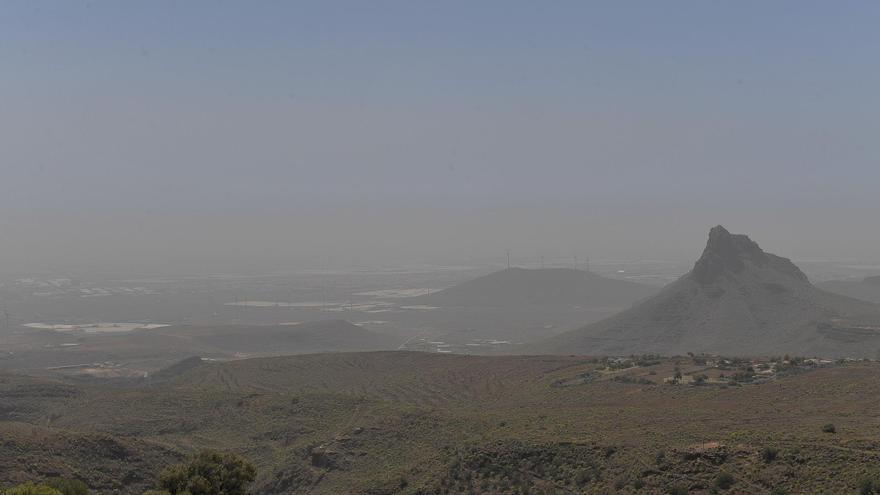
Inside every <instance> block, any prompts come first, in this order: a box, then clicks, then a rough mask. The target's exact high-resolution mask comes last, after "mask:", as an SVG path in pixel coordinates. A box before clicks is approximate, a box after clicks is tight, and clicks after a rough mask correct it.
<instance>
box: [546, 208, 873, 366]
mask: <svg viewBox="0 0 880 495" xmlns="http://www.w3.org/2000/svg"><path fill="white" fill-rule="evenodd" d="M872 323H876V324H880V307H878V306H877V305H874V304H870V303H867V302H863V301H858V300H855V299H850V298H848V297H844V296H840V295H837V294H831V293H829V292H825V291H823V290H820V289H817V288H816V287H814V286H813V285H812V284H811V283H810V281H809V280H808V279H807V276H806V275H804V273H803V272H802V271H801V270H800V269H799V268H798V267H797V266H796V265H795V264H794V263H792V262H791V261H790V260H789V259H787V258H782V257H780V256H776V255H773V254H770V253H765V252H764V251H763V250H762V249H761V248H760V247H759V246H758V244H756V243H755V242H754V241H752V240H751V239H749V238H748V237H747V236H745V235H735V234H731V233H730V232H728V231H727V230H726V229H725V228H724V227H721V226H717V227H715V228H713V229H712V230H711V231H710V232H709V240H708V242H707V243H706V248H705V250H704V251H703V254H702V256H701V257H700V259H699V260H697V262H696V263H695V264H694V268H693V269H692V270H691V271H690V272H688V273H687V274H686V275H684V276H682V277H681V278H680V279H678V280H677V281H676V282H674V283H672V284H670V285H668V286H666V287H665V288H664V289H663V290H662V291H660V292H659V293H658V294H657V295H655V296H654V297H651V298H650V299H647V300H645V301H644V302H642V303H640V304H637V305H636V306H633V307H632V308H630V309H628V310H626V311H623V312H622V313H619V314H617V315H615V316H612V317H610V318H607V319H605V320H602V321H599V322H597V323H594V324H591V325H588V326H586V327H583V328H580V329H578V330H573V331H570V332H566V333H563V334H561V335H558V336H556V337H553V338H551V339H547V340H545V341H542V342H539V343H537V344H536V345H535V346H534V348H533V350H535V351H537V352H545V353H566V354H572V353H580V354H594V355H600V354H612V355H614V354H631V353H660V354H681V353H685V352H697V353H699V352H705V353H716V354H728V355H770V354H779V353H788V354H799V355H800V354H803V355H817V356H828V357H843V356H869V357H876V356H877V355H878V351H880V326H878V327H876V328H874V326H873V325H872Z"/></svg>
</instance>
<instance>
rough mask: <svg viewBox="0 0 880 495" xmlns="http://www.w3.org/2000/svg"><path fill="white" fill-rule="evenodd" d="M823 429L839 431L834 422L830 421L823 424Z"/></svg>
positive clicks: (831, 431) (825, 430)
mask: <svg viewBox="0 0 880 495" xmlns="http://www.w3.org/2000/svg"><path fill="white" fill-rule="evenodd" d="M822 431H824V432H825V433H837V428H836V427H835V426H834V424H833V423H828V424H826V425H823V426H822Z"/></svg>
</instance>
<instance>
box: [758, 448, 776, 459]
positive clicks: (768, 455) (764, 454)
mask: <svg viewBox="0 0 880 495" xmlns="http://www.w3.org/2000/svg"><path fill="white" fill-rule="evenodd" d="M777 457H779V449H777V448H776V447H764V449H763V450H761V459H764V462H767V463H770V462H773V461H775V460H776V458H777Z"/></svg>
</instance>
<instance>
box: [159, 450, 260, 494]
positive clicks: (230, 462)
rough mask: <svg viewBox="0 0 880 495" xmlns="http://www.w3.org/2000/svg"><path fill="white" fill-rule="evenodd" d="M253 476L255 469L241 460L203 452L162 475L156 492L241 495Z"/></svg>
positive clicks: (231, 456)
mask: <svg viewBox="0 0 880 495" xmlns="http://www.w3.org/2000/svg"><path fill="white" fill-rule="evenodd" d="M256 476H257V470H256V468H254V466H253V465H252V464H250V463H249V462H247V461H246V460H244V459H243V458H241V457H239V456H237V455H235V454H232V453H220V452H214V451H209V450H206V451H202V452H199V453H198V454H196V455H195V456H194V457H193V458H192V459H191V460H190V461H189V462H187V463H184V464H177V465H174V466H171V467H169V468H168V469H166V470H165V471H163V472H162V474H161V475H160V476H159V488H160V489H161V490H164V491H167V492H168V493H169V494H170V495H184V494H186V495H244V493H245V492H246V491H247V487H248V485H250V484H251V483H252V482H253V481H254V479H255V478H256Z"/></svg>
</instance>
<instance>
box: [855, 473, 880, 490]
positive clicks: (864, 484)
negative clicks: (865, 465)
mask: <svg viewBox="0 0 880 495" xmlns="http://www.w3.org/2000/svg"><path fill="white" fill-rule="evenodd" d="M858 489H859V495H875V494H876V493H877V492H878V490H880V483H878V482H877V481H876V480H875V479H874V477H873V476H864V477H862V478H861V479H859V483H858Z"/></svg>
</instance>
